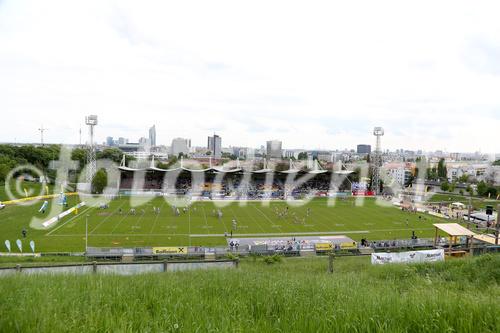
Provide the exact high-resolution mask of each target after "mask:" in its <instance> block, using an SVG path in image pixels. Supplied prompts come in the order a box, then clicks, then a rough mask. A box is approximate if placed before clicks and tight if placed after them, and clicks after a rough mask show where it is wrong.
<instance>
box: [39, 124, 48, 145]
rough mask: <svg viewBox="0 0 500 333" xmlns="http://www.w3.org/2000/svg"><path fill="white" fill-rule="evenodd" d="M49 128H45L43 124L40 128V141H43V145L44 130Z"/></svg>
mask: <svg viewBox="0 0 500 333" xmlns="http://www.w3.org/2000/svg"><path fill="white" fill-rule="evenodd" d="M46 130H47V128H43V125H42V126H41V127H40V128H39V129H38V131H40V142H41V143H42V146H43V132H45V131H46Z"/></svg>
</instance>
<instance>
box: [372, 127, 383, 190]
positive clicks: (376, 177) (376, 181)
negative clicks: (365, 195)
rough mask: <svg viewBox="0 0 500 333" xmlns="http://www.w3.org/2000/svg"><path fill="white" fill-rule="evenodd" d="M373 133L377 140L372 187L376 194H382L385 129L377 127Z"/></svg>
mask: <svg viewBox="0 0 500 333" xmlns="http://www.w3.org/2000/svg"><path fill="white" fill-rule="evenodd" d="M373 135H375V137H376V138H377V142H376V144H375V154H374V156H373V161H372V167H373V182H372V188H375V194H380V168H381V167H382V145H381V143H380V139H381V137H382V136H383V135H384V129H383V128H382V127H375V128H374V129H373Z"/></svg>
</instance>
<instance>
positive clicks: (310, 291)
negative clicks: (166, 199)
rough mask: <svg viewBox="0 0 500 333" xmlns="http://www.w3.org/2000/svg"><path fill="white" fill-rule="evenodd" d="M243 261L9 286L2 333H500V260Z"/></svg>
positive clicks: (3, 284)
mask: <svg viewBox="0 0 500 333" xmlns="http://www.w3.org/2000/svg"><path fill="white" fill-rule="evenodd" d="M334 267H335V268H334V269H335V271H334V273H333V274H328V273H326V270H327V258H325V257H315V258H311V257H309V258H289V259H283V260H282V261H281V262H276V263H274V264H266V263H264V262H263V260H262V259H255V261H254V260H253V259H252V258H248V259H245V260H242V262H241V263H240V267H239V268H237V269H233V270H209V271H190V272H177V273H157V274H146V275H140V276H106V275H87V276H71V278H69V277H68V276H64V275H54V276H49V275H45V276H26V275H16V276H9V277H4V278H0V295H2V296H1V297H0V313H1V315H0V331H2V332H52V333H53V332H290V333H292V332H348V333H352V332H384V333H387V332H481V333H488V332H498V328H499V327H500V316H498V313H499V311H500V303H499V302H498V300H499V299H500V287H499V282H500V256H499V255H496V256H492V255H486V256H481V257H477V258H471V259H454V260H453V259H451V260H447V261H446V262H443V263H432V264H419V265H403V264H401V265H397V264H395V265H388V266H371V265H370V263H369V258H368V257H351V258H346V257H344V258H338V259H336V260H335V262H334Z"/></svg>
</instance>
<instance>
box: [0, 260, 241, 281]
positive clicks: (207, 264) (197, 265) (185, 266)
mask: <svg viewBox="0 0 500 333" xmlns="http://www.w3.org/2000/svg"><path fill="white" fill-rule="evenodd" d="M235 267H237V262H236V261H231V260H220V261H184V262H183V261H171V262H148V263H128V264H125V263H116V264H115V263H96V264H95V265H94V264H81V265H61V266H39V267H21V266H19V267H10V268H0V277H2V276H7V275H13V274H16V273H18V274H29V275H32V274H71V275H73V274H77V275H78V274H92V273H96V274H116V275H136V274H146V273H160V272H178V271H188V270H197V269H214V268H216V269H228V268H235Z"/></svg>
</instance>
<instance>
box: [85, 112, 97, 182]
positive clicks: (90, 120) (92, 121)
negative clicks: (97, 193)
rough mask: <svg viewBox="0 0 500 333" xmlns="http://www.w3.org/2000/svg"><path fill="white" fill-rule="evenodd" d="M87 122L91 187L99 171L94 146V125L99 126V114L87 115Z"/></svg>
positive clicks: (88, 167)
mask: <svg viewBox="0 0 500 333" xmlns="http://www.w3.org/2000/svg"><path fill="white" fill-rule="evenodd" d="M85 124H86V125H87V126H88V127H89V142H88V143H87V150H88V152H87V184H88V186H89V190H90V188H91V184H92V179H94V175H95V173H96V172H97V162H96V156H95V146H94V126H97V116H96V115H90V116H87V117H85Z"/></svg>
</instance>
